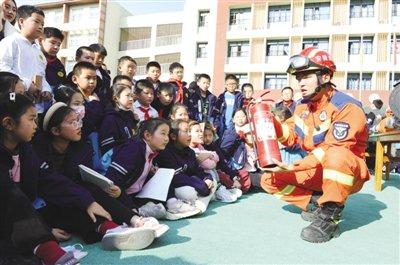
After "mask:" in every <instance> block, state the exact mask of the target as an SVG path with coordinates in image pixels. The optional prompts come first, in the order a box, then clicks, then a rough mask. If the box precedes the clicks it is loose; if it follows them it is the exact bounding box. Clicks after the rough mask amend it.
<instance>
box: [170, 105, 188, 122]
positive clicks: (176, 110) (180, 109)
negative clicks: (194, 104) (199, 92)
mask: <svg viewBox="0 0 400 265" xmlns="http://www.w3.org/2000/svg"><path fill="white" fill-rule="evenodd" d="M170 118H171V120H172V121H175V120H184V121H186V122H189V113H188V109H187V107H186V106H185V105H183V104H181V103H176V104H174V106H172V109H171V117H170Z"/></svg>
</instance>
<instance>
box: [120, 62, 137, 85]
mask: <svg viewBox="0 0 400 265" xmlns="http://www.w3.org/2000/svg"><path fill="white" fill-rule="evenodd" d="M136 68H137V63H136V61H135V60H134V59H133V58H132V57H130V56H122V57H121V58H119V59H118V74H119V75H126V76H128V77H129V78H130V79H131V80H132V82H134V80H133V77H134V76H135V74H136Z"/></svg>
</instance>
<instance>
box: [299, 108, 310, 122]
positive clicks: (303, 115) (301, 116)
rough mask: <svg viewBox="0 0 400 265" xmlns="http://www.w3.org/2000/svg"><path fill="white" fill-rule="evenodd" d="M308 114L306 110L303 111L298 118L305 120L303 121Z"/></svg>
mask: <svg viewBox="0 0 400 265" xmlns="http://www.w3.org/2000/svg"><path fill="white" fill-rule="evenodd" d="M308 114H309V111H308V110H305V111H303V112H302V113H301V114H300V118H301V119H303V120H305V119H307V117H308Z"/></svg>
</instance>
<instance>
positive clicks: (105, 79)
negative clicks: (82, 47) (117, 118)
mask: <svg viewBox="0 0 400 265" xmlns="http://www.w3.org/2000/svg"><path fill="white" fill-rule="evenodd" d="M89 47H90V48H92V50H93V52H94V61H93V64H94V66H96V68H97V69H96V74H97V76H98V77H100V83H99V85H100V90H99V91H97V93H101V94H104V95H108V94H107V93H108V92H109V91H108V89H109V88H110V86H111V77H110V75H109V74H108V72H107V70H105V69H104V68H103V64H104V60H105V58H106V56H107V50H106V48H105V47H104V46H103V45H101V44H99V43H94V44H91V45H89Z"/></svg>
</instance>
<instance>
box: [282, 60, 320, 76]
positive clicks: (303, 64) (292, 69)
mask: <svg viewBox="0 0 400 265" xmlns="http://www.w3.org/2000/svg"><path fill="white" fill-rule="evenodd" d="M320 68H321V66H319V65H317V64H315V63H314V62H312V61H311V60H310V59H308V58H307V57H304V56H300V55H294V56H292V57H290V59H289V68H288V69H287V71H286V72H287V73H288V74H295V73H296V72H299V71H303V70H307V69H310V70H311V69H320Z"/></svg>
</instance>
